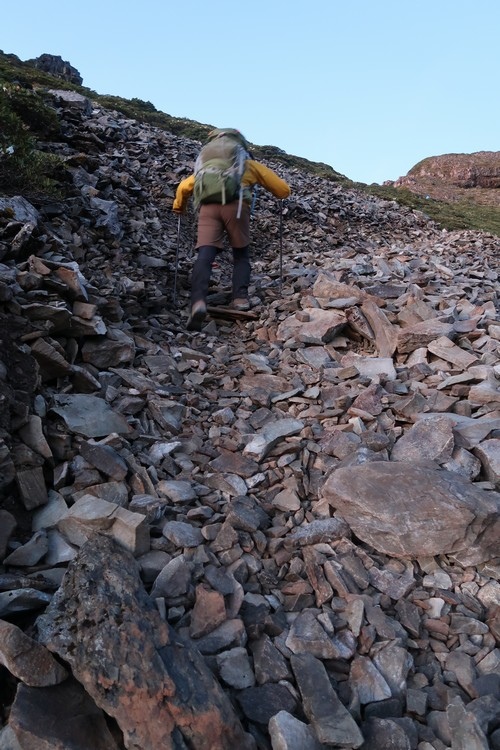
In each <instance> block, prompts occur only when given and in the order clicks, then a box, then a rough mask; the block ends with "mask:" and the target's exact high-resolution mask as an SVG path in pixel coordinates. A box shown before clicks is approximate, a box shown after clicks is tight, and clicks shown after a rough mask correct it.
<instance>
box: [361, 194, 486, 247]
mask: <svg viewBox="0 0 500 750" xmlns="http://www.w3.org/2000/svg"><path fill="white" fill-rule="evenodd" d="M356 187H360V188H361V189H363V190H366V191H367V192H369V193H370V194H371V195H376V196H378V197H379V198H384V199H385V200H392V201H397V202H398V203H399V204H400V205H403V206H408V207H409V208H413V209H415V210H417V211H422V212H423V213H424V214H426V215H427V216H429V218H431V219H432V220H433V221H435V222H437V223H438V224H440V225H441V226H442V227H444V228H445V229H449V230H453V229H479V230H481V231H483V232H490V233H491V234H496V235H498V236H500V208H499V207H498V206H488V205H481V204H479V203H474V202H472V201H470V202H465V201H460V202H456V203H448V202H445V201H437V200H434V199H432V198H425V197H424V196H422V195H417V194H416V193H412V192H411V190H406V189H404V188H393V187H390V186H385V185H370V186H367V185H364V186H359V185H357V186H356Z"/></svg>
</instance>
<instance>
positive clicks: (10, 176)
mask: <svg viewBox="0 0 500 750" xmlns="http://www.w3.org/2000/svg"><path fill="white" fill-rule="evenodd" d="M0 122H1V123H2V129H1V131H0V188H1V189H3V190H5V191H6V192H16V191H28V192H30V193H31V194H34V193H42V194H48V195H57V194H58V188H57V184H56V181H55V180H54V179H53V178H52V174H53V170H54V168H55V167H57V166H59V163H60V160H59V159H58V158H57V157H56V156H54V155H53V154H47V153H44V152H42V151H40V150H38V149H37V145H36V137H39V138H50V137H53V136H55V135H57V134H58V132H59V123H58V120H57V116H56V113H55V112H54V110H53V109H51V108H50V107H48V106H47V105H46V104H45V103H44V101H43V99H42V97H41V96H40V95H39V94H37V93H36V92H34V91H32V90H30V89H25V88H22V87H21V86H20V85H19V84H16V83H7V82H5V81H1V80H0Z"/></svg>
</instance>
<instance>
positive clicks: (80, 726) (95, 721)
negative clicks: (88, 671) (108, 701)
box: [0, 679, 119, 750]
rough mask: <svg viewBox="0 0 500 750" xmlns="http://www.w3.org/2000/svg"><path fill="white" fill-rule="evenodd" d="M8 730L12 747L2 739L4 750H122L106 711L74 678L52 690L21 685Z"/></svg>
mask: <svg viewBox="0 0 500 750" xmlns="http://www.w3.org/2000/svg"><path fill="white" fill-rule="evenodd" d="M8 727H9V729H10V731H11V741H12V744H4V736H3V735H2V737H0V747H2V748H5V750H10V749H11V748H12V750H24V748H29V749H30V750H47V748H51V750H68V748H84V747H88V748H92V750H118V748H119V746H118V745H117V744H116V742H115V740H114V739H113V735H112V734H111V732H110V731H109V729H108V726H107V722H106V717H105V716H104V714H103V712H102V711H101V709H100V708H98V707H97V706H96V705H95V703H94V702H93V700H92V699H91V698H90V696H89V695H88V694H87V693H86V692H85V690H84V689H83V687H82V686H81V685H80V684H79V683H78V682H77V681H76V680H73V679H69V680H66V681H65V682H63V683H61V684H59V685H54V686H51V687H36V688H33V687H27V686H26V685H23V684H20V685H19V687H18V690H17V694H16V698H15V701H14V704H13V706H12V711H11V714H10V717H9V724H8ZM12 735H13V737H12ZM14 743H16V744H14Z"/></svg>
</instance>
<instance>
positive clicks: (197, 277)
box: [191, 245, 217, 305]
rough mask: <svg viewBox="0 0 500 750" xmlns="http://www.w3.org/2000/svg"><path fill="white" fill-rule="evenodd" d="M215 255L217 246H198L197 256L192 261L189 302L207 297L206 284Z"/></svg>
mask: <svg viewBox="0 0 500 750" xmlns="http://www.w3.org/2000/svg"><path fill="white" fill-rule="evenodd" d="M216 255H217V248H216V247H212V246H211V245H203V247H199V248H198V256H197V258H196V260H195V262H194V266H193V273H192V276H191V304H192V305H193V304H194V303H195V302H198V301H199V300H203V301H204V302H205V301H206V299H207V294H208V285H209V283H210V276H211V274H212V264H213V262H214V260H215V256H216Z"/></svg>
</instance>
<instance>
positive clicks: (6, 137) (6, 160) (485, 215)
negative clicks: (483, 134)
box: [0, 52, 500, 236]
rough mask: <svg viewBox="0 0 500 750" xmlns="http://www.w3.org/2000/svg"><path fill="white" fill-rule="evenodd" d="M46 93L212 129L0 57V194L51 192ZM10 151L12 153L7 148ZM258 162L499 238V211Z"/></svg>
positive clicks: (326, 169)
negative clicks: (28, 188) (24, 188)
mask: <svg viewBox="0 0 500 750" xmlns="http://www.w3.org/2000/svg"><path fill="white" fill-rule="evenodd" d="M50 88H58V89H70V90H73V91H78V92H79V93H80V94H82V95H84V96H87V97H89V99H91V100H92V101H95V102H97V103H98V104H100V105H101V106H102V107H104V108H106V109H111V110H116V111H117V112H120V113H121V114H123V115H125V116H126V117H129V118H131V119H134V120H137V121H139V122H143V123H145V124H148V125H153V126H155V127H157V128H161V129H163V130H166V131H168V132H170V133H174V134H175V135H178V136H182V137H184V138H189V139H192V140H195V141H200V142H203V141H204V140H205V138H206V136H207V134H208V133H209V131H210V130H211V129H212V128H213V127H214V126H213V125H209V124H202V123H199V122H195V121H194V120H189V119H187V118H182V117H173V116H171V115H168V114H166V113H164V112H159V111H158V110H157V109H156V108H155V106H154V105H153V104H152V103H151V102H147V101H143V100H142V99H137V98H134V99H130V100H129V99H122V98H121V97H118V96H111V95H101V94H97V93H96V92H95V91H92V90H91V89H88V88H86V87H84V86H76V85H75V84H72V83H68V82H66V81H63V80H61V79H59V78H54V77H53V76H51V75H49V74H48V73H44V72H43V71H40V70H37V69H36V68H32V67H31V66H30V65H28V64H27V63H24V62H21V61H20V60H18V59H17V58H16V56H15V55H5V54H2V53H1V52H0V121H1V122H2V126H3V127H2V133H1V134H0V189H4V190H6V189H7V190H8V189H9V186H10V189H12V188H14V187H15V185H14V183H16V185H17V188H16V189H20V187H21V184H24V185H27V184H29V182H30V180H31V181H32V182H33V185H32V187H33V188H34V189H35V190H44V189H45V190H50V189H53V187H54V183H53V180H51V174H52V175H53V174H54V171H53V168H54V166H57V164H54V159H55V157H50V156H49V155H48V154H44V153H42V152H39V151H37V150H36V140H35V136H38V137H50V136H51V135H53V134H54V132H55V128H56V127H57V122H56V120H57V118H56V117H55V113H54V112H53V111H52V110H51V109H50V107H48V106H47V105H46V104H45V103H44V99H43V97H44V91H46V90H47V89H50ZM11 146H14V147H15V150H14V153H12V154H11V153H9V152H8V149H9V148H10V147H11ZM251 148H252V153H253V154H254V156H255V157H256V158H257V159H272V160H273V161H277V162H281V163H282V164H284V165H286V166H287V167H292V168H296V169H300V170H302V171H306V172H310V173H312V174H315V175H317V176H320V177H323V178H325V179H328V180H332V181H334V182H337V183H340V184H342V185H344V186H345V187H347V188H354V189H356V190H360V191H362V192H366V193H368V194H370V195H375V196H377V197H379V198H383V199H385V200H389V201H396V202H397V203H399V204H401V205H404V206H408V207H409V208H412V209H415V210H418V211H422V212H423V213H424V214H426V215H427V216H429V218H431V219H432V220H434V221H435V222H437V223H438V224H440V225H441V226H443V227H445V228H446V229H450V230H452V229H479V230H483V231H487V232H491V233H492V234H496V235H499V236H500V208H498V207H496V206H492V205H480V204H478V203H475V202H474V201H473V200H470V201H468V202H465V201H461V202H453V203H449V202H444V201H437V200H433V199H426V198H425V197H424V196H420V195H417V194H415V193H412V192H411V191H409V190H406V189H401V188H393V187H390V186H385V185H365V184H364V183H355V182H352V181H351V180H349V179H348V178H347V177H345V176H344V175H342V174H340V173H339V172H336V171H335V170H334V169H333V168H332V167H331V166H329V165H328V164H323V163H321V162H311V161H309V160H308V159H305V158H303V157H299V156H293V155H291V154H287V153H286V152H285V151H282V150H281V149H280V148H278V147H276V146H253V145H252V146H251Z"/></svg>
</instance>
